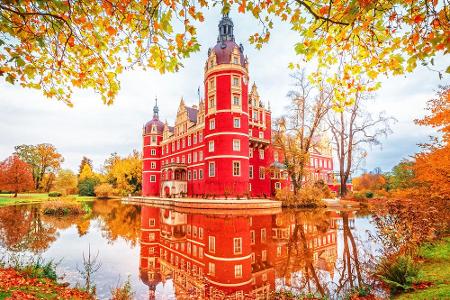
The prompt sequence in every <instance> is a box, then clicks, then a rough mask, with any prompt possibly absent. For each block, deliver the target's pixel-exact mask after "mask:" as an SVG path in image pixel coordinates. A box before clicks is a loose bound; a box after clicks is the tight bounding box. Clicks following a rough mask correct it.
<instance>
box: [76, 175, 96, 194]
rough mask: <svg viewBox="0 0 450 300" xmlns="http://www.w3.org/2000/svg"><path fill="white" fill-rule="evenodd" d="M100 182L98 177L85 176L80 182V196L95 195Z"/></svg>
mask: <svg viewBox="0 0 450 300" xmlns="http://www.w3.org/2000/svg"><path fill="white" fill-rule="evenodd" d="M98 183H99V180H98V179H97V178H90V177H88V178H85V179H82V180H80V182H79V183H78V193H79V195H80V196H95V187H96V186H97V184H98Z"/></svg>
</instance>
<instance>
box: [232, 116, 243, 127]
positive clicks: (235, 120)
mask: <svg viewBox="0 0 450 300" xmlns="http://www.w3.org/2000/svg"><path fill="white" fill-rule="evenodd" d="M233 127H234V128H241V118H239V117H237V118H233Z"/></svg>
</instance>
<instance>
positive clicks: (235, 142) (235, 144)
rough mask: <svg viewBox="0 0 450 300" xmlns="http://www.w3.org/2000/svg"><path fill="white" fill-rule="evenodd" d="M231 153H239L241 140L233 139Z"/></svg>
mask: <svg viewBox="0 0 450 300" xmlns="http://www.w3.org/2000/svg"><path fill="white" fill-rule="evenodd" d="M233 151H241V140H240V139H233Z"/></svg>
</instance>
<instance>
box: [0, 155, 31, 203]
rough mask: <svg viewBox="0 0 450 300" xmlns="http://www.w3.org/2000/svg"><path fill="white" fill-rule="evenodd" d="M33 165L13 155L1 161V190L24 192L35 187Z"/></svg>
mask: <svg viewBox="0 0 450 300" xmlns="http://www.w3.org/2000/svg"><path fill="white" fill-rule="evenodd" d="M31 172H32V171H31V167H30V165H28V164H27V163H26V162H23V161H22V160H20V158H19V157H18V156H17V155H12V156H10V157H8V158H7V159H5V160H4V161H3V162H2V163H0V190H7V191H10V192H14V193H15V195H17V193H18V192H23V191H26V190H30V189H32V188H33V175H32V173H31Z"/></svg>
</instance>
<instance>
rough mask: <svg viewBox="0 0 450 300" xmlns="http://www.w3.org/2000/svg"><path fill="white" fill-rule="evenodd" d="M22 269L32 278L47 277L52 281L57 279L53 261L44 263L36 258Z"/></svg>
mask: <svg viewBox="0 0 450 300" xmlns="http://www.w3.org/2000/svg"><path fill="white" fill-rule="evenodd" d="M22 271H23V272H24V273H25V274H27V275H29V276H30V277H34V278H48V279H50V280H53V281H56V279H58V277H57V275H56V264H55V263H54V262H53V261H49V262H47V263H45V262H43V261H41V260H40V259H38V260H37V261H35V262H34V263H33V264H30V265H28V266H25V267H24V268H23V269H22Z"/></svg>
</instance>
